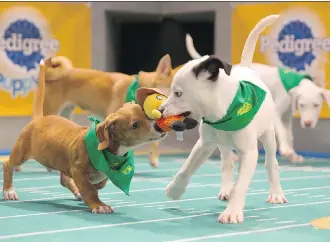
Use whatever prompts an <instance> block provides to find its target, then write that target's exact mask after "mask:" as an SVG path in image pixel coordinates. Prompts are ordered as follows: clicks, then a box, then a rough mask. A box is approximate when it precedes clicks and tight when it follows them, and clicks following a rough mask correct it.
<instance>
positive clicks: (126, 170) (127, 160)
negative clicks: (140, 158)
mask: <svg viewBox="0 0 331 242" xmlns="http://www.w3.org/2000/svg"><path fill="white" fill-rule="evenodd" d="M89 119H90V120H91V121H92V122H93V123H92V125H91V126H90V128H89V130H88V132H87V134H86V135H85V146H86V150H87V153H88V156H89V158H90V161H91V163H92V165H93V167H94V169H96V170H97V171H101V172H103V173H105V174H106V175H107V177H108V178H109V180H111V182H112V183H113V184H114V185H115V186H117V187H118V188H119V189H121V190H122V191H123V192H125V193H126V195H129V190H130V184H131V180H132V177H133V174H134V157H133V151H129V152H128V153H126V154H125V155H124V156H116V155H113V154H112V153H110V152H109V151H107V150H102V151H101V150H98V145H99V139H98V137H97V134H96V131H95V129H96V126H97V124H98V123H100V122H101V121H100V120H98V119H96V118H94V117H91V116H89Z"/></svg>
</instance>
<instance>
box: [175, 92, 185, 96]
mask: <svg viewBox="0 0 331 242" xmlns="http://www.w3.org/2000/svg"><path fill="white" fill-rule="evenodd" d="M174 94H175V96H176V97H181V96H182V95H183V93H182V92H174Z"/></svg>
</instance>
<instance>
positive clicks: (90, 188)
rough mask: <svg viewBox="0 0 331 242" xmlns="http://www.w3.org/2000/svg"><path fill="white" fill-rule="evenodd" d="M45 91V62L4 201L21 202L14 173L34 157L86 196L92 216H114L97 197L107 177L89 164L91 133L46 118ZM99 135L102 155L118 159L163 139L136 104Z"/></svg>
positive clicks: (7, 168) (110, 119)
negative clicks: (106, 152) (87, 143)
mask: <svg viewBox="0 0 331 242" xmlns="http://www.w3.org/2000/svg"><path fill="white" fill-rule="evenodd" d="M44 90H45V66H44V64H43V62H42V63H41V64H40V74H39V86H38V89H37V93H36V97H35V101H34V110H33V119H32V121H31V122H30V123H29V124H28V125H27V126H26V127H25V128H24V129H23V130H22V132H21V134H20V136H19V138H18V140H17V142H16V144H15V145H14V147H13V150H12V153H11V155H10V157H9V160H8V161H7V162H5V163H4V165H3V173H4V174H3V178H4V182H3V196H4V199H5V200H17V199H18V196H17V194H16V192H15V191H14V188H13V170H14V168H15V167H16V166H20V165H22V164H23V163H24V161H26V160H28V159H29V158H33V159H35V160H37V161H38V162H40V163H41V164H42V165H43V166H45V167H47V168H49V169H53V170H58V171H60V172H61V184H62V185H64V186H66V187H68V188H69V189H70V190H71V191H72V192H73V193H74V194H75V196H76V197H77V198H79V197H81V194H82V197H83V200H84V201H85V202H86V203H87V205H88V207H89V209H90V210H91V211H93V212H95V213H111V212H112V209H111V207H109V206H108V205H106V204H104V203H102V202H101V201H100V200H99V198H98V192H97V190H98V189H101V188H103V187H104V186H105V184H106V181H107V178H106V176H105V175H104V174H103V173H101V172H98V171H96V170H95V169H94V168H93V166H92V164H91V162H90V160H89V155H88V154H87V150H86V146H85V141H84V137H85V135H86V133H87V132H88V129H89V128H88V127H82V126H79V125H77V124H75V123H74V122H72V121H70V120H68V119H65V118H63V117H60V116H55V115H50V116H43V105H44V103H43V101H44ZM95 130H96V134H97V137H98V139H99V146H98V150H103V149H108V150H109V151H111V152H112V153H113V154H115V155H119V156H123V155H124V154H126V153H127V152H128V151H129V150H132V149H134V148H135V147H137V146H139V145H142V144H145V143H148V142H151V141H157V140H161V139H162V138H163V137H164V136H165V134H164V133H160V132H157V131H156V130H155V129H154V127H153V123H152V121H151V120H149V119H148V118H147V116H146V115H145V113H144V111H143V110H142V108H141V107H140V106H139V105H137V104H133V103H126V104H125V105H124V106H123V107H121V108H119V109H118V110H117V111H116V112H114V113H112V114H110V115H109V116H107V118H106V119H105V121H103V122H101V123H99V124H98V125H97V126H96V129H95ZM76 185H77V186H76Z"/></svg>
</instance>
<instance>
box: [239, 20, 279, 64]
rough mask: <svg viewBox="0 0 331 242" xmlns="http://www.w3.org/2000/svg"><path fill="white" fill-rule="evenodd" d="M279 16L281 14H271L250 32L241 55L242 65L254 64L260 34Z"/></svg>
mask: <svg viewBox="0 0 331 242" xmlns="http://www.w3.org/2000/svg"><path fill="white" fill-rule="evenodd" d="M278 18H279V15H270V16H268V17H265V18H263V19H262V20H260V22H258V24H257V25H256V26H255V27H254V29H253V30H252V31H251V32H250V34H249V36H248V38H247V40H246V43H245V46H244V50H243V52H242V55H241V62H240V65H242V66H250V65H251V64H252V62H253V55H254V51H255V47H256V43H257V41H258V38H259V36H260V34H261V33H262V32H263V31H264V30H265V28H267V27H268V26H270V25H272V24H273V23H274V22H276V20H277V19H278Z"/></svg>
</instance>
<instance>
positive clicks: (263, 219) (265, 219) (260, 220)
mask: <svg viewBox="0 0 331 242" xmlns="http://www.w3.org/2000/svg"><path fill="white" fill-rule="evenodd" d="M277 219H278V218H261V219H257V220H255V221H256V222H264V221H271V220H277Z"/></svg>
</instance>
